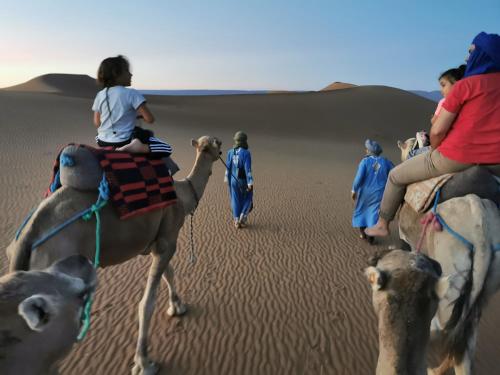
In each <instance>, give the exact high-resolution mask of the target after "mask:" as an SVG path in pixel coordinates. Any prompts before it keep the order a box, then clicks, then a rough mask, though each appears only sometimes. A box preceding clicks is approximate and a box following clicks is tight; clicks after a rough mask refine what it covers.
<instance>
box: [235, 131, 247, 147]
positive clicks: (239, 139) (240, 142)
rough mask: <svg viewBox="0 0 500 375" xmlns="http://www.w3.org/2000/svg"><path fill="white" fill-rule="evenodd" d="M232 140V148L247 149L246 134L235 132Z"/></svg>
mask: <svg viewBox="0 0 500 375" xmlns="http://www.w3.org/2000/svg"><path fill="white" fill-rule="evenodd" d="M233 139H234V146H233V147H234V148H238V147H241V148H245V149H248V143H247V139H248V137H247V135H246V133H244V132H242V131H239V132H236V134H235V135H234V137H233Z"/></svg>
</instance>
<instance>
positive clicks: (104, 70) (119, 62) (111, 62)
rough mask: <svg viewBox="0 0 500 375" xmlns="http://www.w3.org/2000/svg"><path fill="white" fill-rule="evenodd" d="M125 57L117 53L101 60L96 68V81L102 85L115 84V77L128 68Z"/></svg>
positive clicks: (109, 85)
mask: <svg viewBox="0 0 500 375" xmlns="http://www.w3.org/2000/svg"><path fill="white" fill-rule="evenodd" d="M129 68H130V64H129V62H128V60H127V58H126V57H124V56H122V55H118V56H116V57H108V58H107V59H104V60H102V62H101V65H99V69H98V70H97V82H98V83H99V84H101V85H102V86H103V87H113V86H116V79H117V78H118V77H119V76H120V75H121V74H122V73H123V72H124V71H126V70H130V69H129Z"/></svg>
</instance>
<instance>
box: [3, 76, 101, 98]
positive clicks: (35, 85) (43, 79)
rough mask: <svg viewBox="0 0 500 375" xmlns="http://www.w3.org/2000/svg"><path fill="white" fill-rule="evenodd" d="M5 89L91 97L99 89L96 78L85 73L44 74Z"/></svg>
mask: <svg viewBox="0 0 500 375" xmlns="http://www.w3.org/2000/svg"><path fill="white" fill-rule="evenodd" d="M3 90H6V91H21V92H26V91H28V92H39V93H52V94H62V95H66V96H78V97H85V98H87V97H88V98H91V97H94V96H95V94H96V93H97V91H98V90H99V88H98V86H97V83H96V80H95V79H94V78H92V77H90V76H88V75H85V74H56V73H54V74H44V75H41V76H39V77H36V78H33V79H31V80H29V81H27V82H25V83H21V84H19V85H15V86H11V87H6V88H4V89H3Z"/></svg>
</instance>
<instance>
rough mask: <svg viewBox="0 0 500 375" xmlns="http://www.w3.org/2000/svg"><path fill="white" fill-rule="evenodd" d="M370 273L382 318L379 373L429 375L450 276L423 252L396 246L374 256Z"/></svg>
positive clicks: (373, 292)
mask: <svg viewBox="0 0 500 375" xmlns="http://www.w3.org/2000/svg"><path fill="white" fill-rule="evenodd" d="M365 275H366V277H367V279H368V282H369V283H370V284H371V287H372V301H373V307H374V309H375V313H376V314H377V318H378V330H379V356H378V362H377V370H376V373H377V374H378V375H424V374H427V366H426V355H427V346H428V342H429V336H430V325H431V320H432V318H433V316H434V314H435V313H436V310H437V307H438V301H439V296H440V295H441V294H442V293H444V292H446V290H447V288H448V284H447V282H448V280H447V279H446V278H442V277H441V267H440V265H439V263H437V262H436V261H434V260H432V259H431V258H429V257H427V256H426V255H423V254H416V253H410V252H407V251H403V250H392V251H390V252H387V253H385V254H384V255H382V256H377V257H374V258H372V260H371V266H370V267H368V268H366V269H365Z"/></svg>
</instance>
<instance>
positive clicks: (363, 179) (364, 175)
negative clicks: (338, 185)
mask: <svg viewBox="0 0 500 375" xmlns="http://www.w3.org/2000/svg"><path fill="white" fill-rule="evenodd" d="M365 148H366V156H365V157H364V158H363V160H361V162H360V163H359V166H358V171H357V173H356V177H355V178H354V182H353V184H352V190H351V198H352V200H353V201H355V202H356V206H355V208H354V212H353V215H352V226H353V227H354V228H359V230H360V238H362V239H365V240H367V241H368V242H369V243H373V240H374V239H373V237H370V236H367V235H366V234H365V232H364V230H365V228H366V227H371V226H373V225H375V224H376V223H377V220H378V215H379V210H380V202H381V201H382V196H383V194H384V188H385V184H386V182H387V177H388V176H389V171H390V170H391V169H392V168H394V164H392V162H391V161H390V160H388V159H386V158H384V157H383V156H380V154H381V153H382V147H381V146H380V145H379V144H378V143H377V142H375V141H372V140H370V139H367V140H366V141H365Z"/></svg>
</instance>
